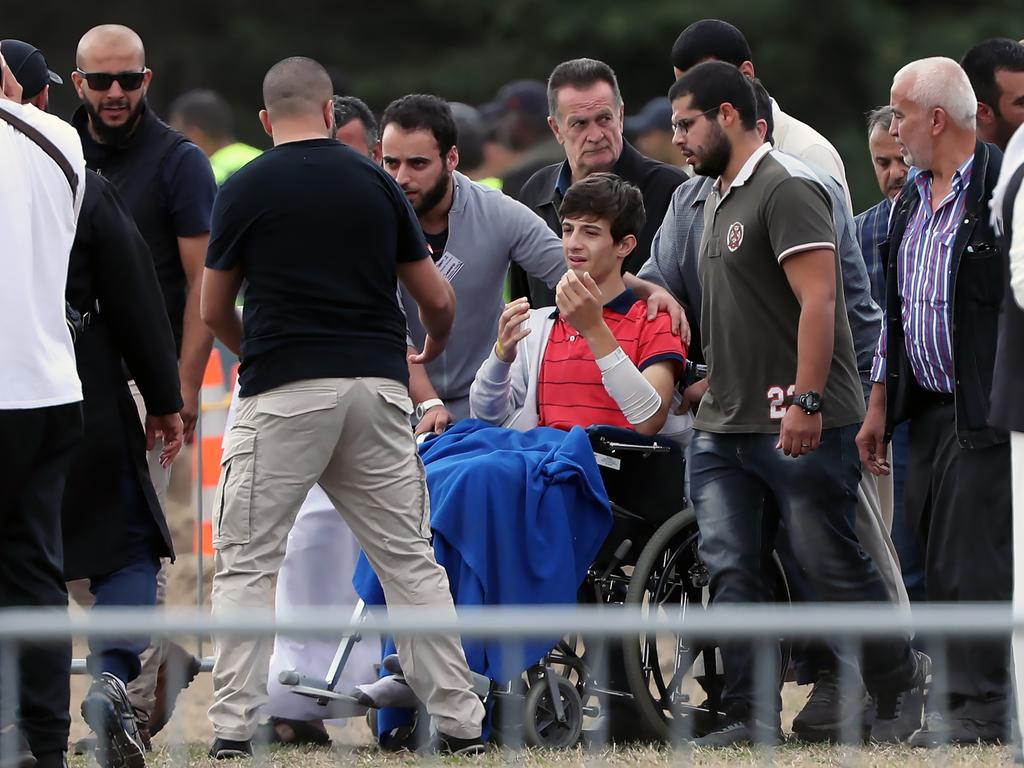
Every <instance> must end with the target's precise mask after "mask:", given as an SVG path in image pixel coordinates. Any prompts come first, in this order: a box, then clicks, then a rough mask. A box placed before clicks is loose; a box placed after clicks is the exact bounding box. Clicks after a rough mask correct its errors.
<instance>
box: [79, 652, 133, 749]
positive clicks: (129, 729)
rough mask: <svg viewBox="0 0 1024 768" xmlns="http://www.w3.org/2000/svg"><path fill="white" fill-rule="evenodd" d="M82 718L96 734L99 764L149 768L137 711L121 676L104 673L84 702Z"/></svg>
mask: <svg viewBox="0 0 1024 768" xmlns="http://www.w3.org/2000/svg"><path fill="white" fill-rule="evenodd" d="M82 717H84V718H85V722H87V723H88V724H89V727H90V728H92V729H93V731H94V732H95V733H96V761H97V762H98V763H99V764H100V766H102V768H145V766H146V756H145V748H144V747H143V746H142V739H141V737H140V736H139V725H138V722H137V721H136V720H135V710H133V709H132V705H131V704H129V703H128V690H127V689H126V688H125V687H124V683H123V682H121V681H120V680H119V679H118V678H117V677H115V676H114V675H112V674H110V673H109V672H104V673H103V674H102V675H100V676H99V677H98V678H97V679H96V680H95V681H94V682H93V684H92V687H91V688H90V689H89V693H88V694H86V696H85V700H84V701H83V702H82Z"/></svg>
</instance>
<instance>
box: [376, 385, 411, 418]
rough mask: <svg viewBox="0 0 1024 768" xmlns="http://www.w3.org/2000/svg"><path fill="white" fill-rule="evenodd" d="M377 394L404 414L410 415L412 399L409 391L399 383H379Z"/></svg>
mask: <svg viewBox="0 0 1024 768" xmlns="http://www.w3.org/2000/svg"><path fill="white" fill-rule="evenodd" d="M377 394H378V395H380V397H381V399H383V400H384V402H385V403H388V404H389V405H393V406H394V407H395V408H397V409H398V410H400V411H401V412H402V413H403V414H405V415H406V416H412V412H413V407H412V399H411V398H410V397H409V392H408V390H406V388H405V387H403V386H402V385H401V384H380V385H379V386H378V387H377Z"/></svg>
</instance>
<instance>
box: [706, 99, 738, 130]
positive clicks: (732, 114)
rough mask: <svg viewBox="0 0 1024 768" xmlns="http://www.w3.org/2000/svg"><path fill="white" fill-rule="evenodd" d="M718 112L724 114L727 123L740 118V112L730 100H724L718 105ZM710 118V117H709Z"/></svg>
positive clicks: (723, 117)
mask: <svg viewBox="0 0 1024 768" xmlns="http://www.w3.org/2000/svg"><path fill="white" fill-rule="evenodd" d="M718 114H720V115H721V116H722V119H723V120H724V121H725V124H726V125H730V124H731V123H733V122H735V121H737V120H739V118H740V113H739V112H737V111H736V107H734V106H733V105H732V104H730V103H729V102H728V101H725V102H722V104H720V105H719V107H718ZM709 119H710V118H709Z"/></svg>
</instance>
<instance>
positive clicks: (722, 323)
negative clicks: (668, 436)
mask: <svg viewBox="0 0 1024 768" xmlns="http://www.w3.org/2000/svg"><path fill="white" fill-rule="evenodd" d="M669 99H670V100H671V101H672V120H673V130H674V132H675V141H676V143H677V145H678V146H679V147H680V149H681V150H682V152H683V155H684V157H686V159H687V162H688V163H689V164H691V165H693V166H694V170H695V171H696V172H697V173H698V174H701V175H704V176H710V177H712V178H715V177H717V182H716V184H715V188H714V190H713V191H712V193H711V195H710V197H709V198H708V200H707V203H706V204H705V206H704V216H705V220H704V221H705V223H704V238H703V241H702V243H701V251H700V264H699V271H700V278H701V284H702V287H703V296H702V306H701V329H702V331H703V351H704V357H705V360H706V361H707V364H708V378H707V381H708V388H707V392H706V393H705V395H704V397H703V399H702V400H701V404H700V408H699V410H698V412H697V418H696V421H695V423H694V438H693V443H692V445H691V458H690V490H691V496H692V498H693V503H694V506H695V508H696V511H697V522H698V524H699V526H700V533H701V541H700V554H701V557H702V559H703V561H704V563H705V565H706V566H707V567H708V570H709V572H710V575H711V598H712V601H713V602H714V603H716V604H722V603H750V602H763V601H768V600H770V599H771V588H770V586H769V585H768V584H767V583H766V582H765V580H764V578H763V576H762V574H763V573H765V572H767V568H763V567H762V562H761V561H762V558H766V557H767V554H766V553H765V549H766V548H765V547H764V546H763V542H765V541H772V540H774V527H775V526H776V525H777V524H778V521H773V520H768V519H765V515H764V499H765V497H766V496H767V495H768V494H771V495H772V496H774V498H775V499H776V501H777V503H778V508H779V515H780V516H781V519H782V522H783V523H784V524H785V527H786V531H787V532H788V536H789V539H790V542H791V545H792V548H793V552H794V554H795V557H796V560H797V562H798V563H799V565H800V566H801V567H802V568H803V569H804V570H805V571H806V573H807V577H808V580H809V582H810V584H811V585H812V587H813V588H814V589H815V592H816V593H817V594H820V595H821V597H822V598H823V599H825V600H831V601H840V602H864V601H870V602H884V601H886V593H885V587H884V585H883V583H882V579H881V576H880V575H879V573H878V570H877V569H876V568H875V565H874V563H873V562H872V561H871V559H870V558H869V557H868V556H867V555H866V554H865V552H864V550H863V549H862V548H861V546H860V544H859V543H858V541H857V538H856V535H855V534H854V531H853V518H854V510H855V508H856V504H857V484H858V482H859V480H860V474H861V472H860V463H859V459H858V454H857V448H856V446H855V444H854V437H855V435H856V433H857V430H858V428H859V425H860V423H861V421H862V419H863V415H864V399H863V394H862V390H861V387H860V381H859V378H858V373H857V360H856V356H855V354H854V348H853V339H852V336H851V333H850V326H849V322H848V320H847V315H846V307H845V303H844V300H843V289H842V283H841V279H842V278H841V271H840V268H839V264H838V258H837V256H836V245H835V240H836V235H835V229H834V225H833V218H832V210H831V202H830V198H829V196H828V194H827V192H826V190H825V189H824V188H823V187H822V186H821V183H820V182H819V181H818V179H817V177H816V176H815V175H814V173H813V172H812V171H811V170H810V169H809V168H807V166H805V165H804V164H803V163H802V162H801V161H800V160H797V159H796V158H794V157H792V156H789V155H785V154H782V153H779V152H776V151H774V150H772V147H771V145H769V144H765V143H763V142H762V140H761V138H760V137H759V134H758V131H757V119H756V116H757V112H756V105H755V99H754V93H753V89H752V88H751V86H750V83H749V81H748V80H747V79H746V78H745V77H744V76H743V74H742V73H741V72H740V70H739V69H737V68H736V67H735V66H733V65H731V64H726V63H724V62H707V63H705V64H700V65H698V66H696V67H694V68H692V69H691V70H689V71H688V72H687V73H686V74H685V75H684V76H683V77H682V78H681V79H679V80H678V81H676V83H675V85H673V86H672V89H671V90H670V91H669ZM863 648H864V654H863V660H862V663H861V671H862V673H863V676H864V679H865V683H866V685H867V687H868V689H869V690H870V691H871V692H872V693H873V694H874V695H875V700H876V703H877V715H876V722H878V723H880V725H879V728H884V727H886V726H887V725H891V724H892V722H893V721H894V720H895V717H896V714H897V711H898V704H897V699H898V696H899V694H901V693H902V692H903V691H906V690H910V689H913V688H917V687H921V686H923V685H924V683H925V681H926V678H927V675H928V672H929V667H930V661H929V660H928V658H927V657H926V656H924V655H923V654H916V653H915V652H913V651H912V650H911V648H910V645H909V643H908V641H907V639H906V638H905V637H898V638H892V639H882V640H872V641H870V642H865V643H864V646H863ZM722 659H723V665H724V673H725V690H724V692H723V696H722V706H723V708H724V709H725V712H726V719H725V722H724V723H723V724H722V727H721V728H720V729H719V730H716V731H713V732H712V733H710V734H708V735H707V736H704V737H702V738H701V739H698V740H697V742H696V743H697V744H698V745H701V746H729V745H732V744H736V743H740V742H745V741H750V740H754V739H757V740H768V741H778V740H779V739H780V738H781V732H780V730H779V717H778V711H779V709H780V707H781V701H780V700H779V698H778V696H776V698H775V702H774V705H775V707H774V710H773V711H771V712H770V713H767V712H765V713H761V712H758V711H757V707H756V706H755V701H754V694H755V686H754V648H753V647H752V645H751V644H750V643H749V642H728V643H723V645H722ZM920 717H921V713H918V718H920Z"/></svg>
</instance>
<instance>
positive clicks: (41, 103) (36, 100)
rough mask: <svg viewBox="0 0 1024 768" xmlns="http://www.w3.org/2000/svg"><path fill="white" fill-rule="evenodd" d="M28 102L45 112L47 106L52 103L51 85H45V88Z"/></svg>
mask: <svg viewBox="0 0 1024 768" xmlns="http://www.w3.org/2000/svg"><path fill="white" fill-rule="evenodd" d="M28 103H29V104H31V105H32V106H33V107H35V108H36V109H38V110H39V111H40V112H45V111H46V107H47V106H48V105H49V103H50V86H49V85H44V86H43V90H41V91H40V92H39V93H37V94H36V95H35V96H33V97H32V98H31V99H29V100H28Z"/></svg>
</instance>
